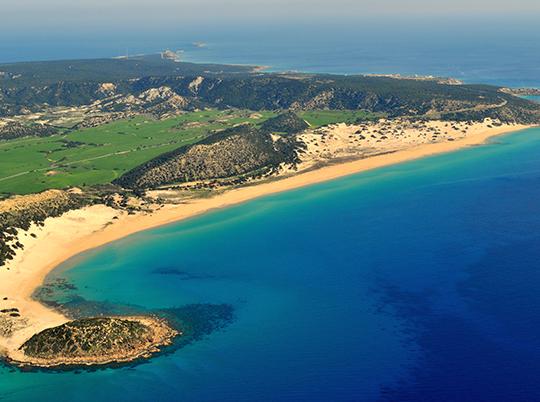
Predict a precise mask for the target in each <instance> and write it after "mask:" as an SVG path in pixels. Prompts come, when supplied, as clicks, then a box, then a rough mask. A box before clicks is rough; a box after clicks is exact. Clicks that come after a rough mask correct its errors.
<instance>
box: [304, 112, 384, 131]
mask: <svg viewBox="0 0 540 402" xmlns="http://www.w3.org/2000/svg"><path fill="white" fill-rule="evenodd" d="M298 116H300V117H301V118H302V119H304V120H305V121H307V122H308V124H309V125H310V126H311V127H312V128H319V127H322V126H327V125H329V124H336V123H347V124H355V123H361V122H363V121H368V120H375V119H379V118H382V117H385V114H384V113H370V112H366V111H365V110H307V111H302V112H299V113H298Z"/></svg>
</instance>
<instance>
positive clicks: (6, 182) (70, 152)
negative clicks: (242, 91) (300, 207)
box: [0, 110, 377, 196]
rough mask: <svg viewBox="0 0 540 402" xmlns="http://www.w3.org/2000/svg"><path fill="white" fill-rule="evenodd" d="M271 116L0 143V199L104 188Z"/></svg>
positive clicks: (154, 123) (146, 124) (354, 114)
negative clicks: (168, 155) (221, 132)
mask: <svg viewBox="0 0 540 402" xmlns="http://www.w3.org/2000/svg"><path fill="white" fill-rule="evenodd" d="M274 116H276V113H275V112H268V111H265V112H257V113H254V112H251V111H247V110H226V111H218V110H205V111H199V112H190V113H185V114H183V115H181V116H178V117H175V118H171V119H168V120H161V121H160V120H154V119H152V118H151V117H145V116H138V117H134V118H132V119H129V120H122V121H117V122H114V123H109V124H106V125H103V126H99V127H96V128H88V129H83V130H78V131H72V132H67V133H65V134H62V135H55V136H52V137H45V138H39V137H28V138H21V139H16V140H8V141H0V196H7V195H10V194H30V193H36V192H39V191H43V190H46V189H51V188H67V187H74V186H83V187H84V186H91V185H96V184H106V183H110V182H111V181H113V180H114V179H116V178H117V177H119V176H120V175H122V174H123V173H125V172H127V171H128V170H130V169H132V168H134V167H135V166H137V165H140V164H141V163H144V162H146V161H148V160H150V159H152V158H154V157H156V156H158V155H160V154H162V153H164V152H167V151H172V150H173V149H176V148H178V147H181V146H183V145H189V144H193V143H195V142H198V141H200V140H202V139H203V138H205V137H206V136H208V135H209V134H210V133H211V132H212V130H217V129H224V128H227V127H231V126H233V125H235V124H239V123H244V122H251V123H254V124H261V123H262V122H264V121H265V120H266V119H268V118H270V117H274ZM299 116H300V117H302V118H303V119H305V120H306V121H307V122H308V123H309V124H310V125H311V127H313V128H318V127H321V126H325V125H328V124H332V123H340V122H346V123H354V122H358V121H363V120H366V119H370V118H374V117H377V115H374V114H371V113H366V112H363V111H346V110H345V111H342V110H334V111H305V112H300V113H299Z"/></svg>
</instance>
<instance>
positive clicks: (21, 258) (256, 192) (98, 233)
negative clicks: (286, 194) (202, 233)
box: [0, 125, 528, 355]
mask: <svg viewBox="0 0 540 402" xmlns="http://www.w3.org/2000/svg"><path fill="white" fill-rule="evenodd" d="M525 128H528V126H521V125H503V126H500V127H489V128H487V127H486V126H479V127H477V128H473V129H472V130H470V131H469V133H468V135H467V136H465V137H463V138H459V139H456V140H455V141H447V142H439V143H426V144H420V145H414V146H412V147H410V148H408V149H402V150H398V151H395V152H392V153H387V154H383V155H377V156H372V157H368V158H365V159H360V160H354V161H350V162H345V163H340V164H335V165H330V166H325V167H322V168H320V169H317V170H309V171H306V172H304V173H300V174H297V175H293V176H289V177H285V178H283V179H279V180H275V181H269V182H264V183H261V184H258V185H252V186H247V187H241V188H236V189H232V190H229V191H226V192H224V193H222V194H219V195H216V196H214V197H212V198H202V199H194V200H189V201H187V202H186V203H184V204H180V205H166V206H164V207H162V208H160V209H158V210H156V211H155V212H153V213H140V214H135V215H128V214H127V213H125V212H121V211H118V210H115V209H112V208H110V207H107V206H104V205H94V206H91V207H87V208H83V209H79V210H75V211H70V212H67V213H65V214H64V215H62V216H61V217H58V218H49V219H47V220H46V221H45V224H44V226H43V227H32V228H31V229H30V230H29V231H27V232H26V233H24V232H23V233H22V234H21V235H20V240H21V242H22V243H23V244H24V246H25V248H24V251H21V252H19V253H18V254H17V255H16V257H15V259H14V260H13V261H11V262H10V263H9V264H8V266H7V267H2V268H0V309H9V308H17V309H18V310H19V311H20V316H21V317H20V318H19V319H17V321H16V322H17V325H16V326H15V327H14V328H13V331H12V333H10V334H9V335H6V336H0V352H4V353H5V354H7V355H10V353H12V351H15V350H16V349H17V348H18V347H20V345H21V344H22V343H24V341H26V340H27V339H28V338H29V337H31V336H32V335H33V334H35V333H37V332H40V331H42V330H43V329H46V328H49V327H53V326H56V325H60V324H62V323H64V322H66V321H67V318H66V317H64V316H63V315H61V314H59V313H58V312H56V311H54V310H51V309H49V308H47V307H45V306H43V305H41V304H40V303H38V302H36V301H34V300H33V299H32V294H33V292H34V291H35V289H36V288H37V287H39V286H40V285H41V284H42V283H43V281H44V279H45V277H46V275H47V274H48V273H49V272H50V271H51V270H53V269H54V268H55V267H57V266H58V265H59V264H61V263H62V262H64V261H66V260H67V259H69V258H71V257H73V256H75V255H77V254H79V253H81V252H84V251H87V250H90V249H93V248H96V247H99V246H102V245H104V244H107V243H109V242H112V241H115V240H118V239H121V238H123V237H126V236H128V235H130V234H133V233H136V232H139V231H142V230H146V229H150V228H154V227H157V226H161V225H165V224H168V223H172V222H176V221H180V220H183V219H186V218H190V217H194V216H197V215H200V214H203V213H206V212H208V211H211V210H214V209H218V208H223V207H228V206H232V205H236V204H240V203H243V202H246V201H248V200H252V199H255V198H258V197H262V196H265V195H269V194H274V193H279V192H283V191H287V190H291V189H295V188H299V187H303V186H308V185H311V184H315V183H320V182H324V181H328V180H333V179H336V178H340V177H344V176H348V175H352V174H355V173H359V172H363V171H367V170H371V169H376V168H380V167H383V166H388V165H392V164H397V163H402V162H406V161H410V160H414V159H418V158H422V157H426V156H430V155H435V154H441V153H446V152H451V151H455V150H458V149H460V148H464V147H468V146H474V145H479V144H483V143H485V142H486V141H487V140H488V139H490V138H492V137H494V136H497V135H502V134H506V133H509V132H514V131H518V130H522V129H525ZM30 232H32V233H34V234H35V235H36V237H35V238H34V237H32V236H29V233H30ZM6 268H9V269H6Z"/></svg>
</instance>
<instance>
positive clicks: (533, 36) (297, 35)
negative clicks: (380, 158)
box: [0, 22, 540, 87]
mask: <svg viewBox="0 0 540 402" xmlns="http://www.w3.org/2000/svg"><path fill="white" fill-rule="evenodd" d="M411 27H414V28H411ZM164 49H171V50H174V51H176V50H179V51H182V54H181V55H182V59H183V60H185V61H193V62H213V63H223V64H255V65H263V66H269V67H270V70H273V71H287V70H297V71H304V72H317V73H343V74H358V73H363V74H364V73H366V74H367V73H376V74H394V73H398V74H403V75H414V74H419V75H436V76H444V77H455V78H458V79H460V80H463V81H465V82H468V83H473V82H474V83H486V84H494V85H502V86H510V87H540V68H539V67H538V66H540V32H539V31H538V29H534V27H532V26H531V28H530V29H529V28H527V27H519V29H518V28H515V29H510V28H509V27H506V29H501V25H500V24H497V23H496V22H492V23H491V24H486V23H484V25H482V26H474V24H471V26H468V27H463V26H458V25H450V24H448V23H446V24H442V27H435V26H433V25H429V26H426V25H421V24H417V25H409V26H408V27H407V29H404V28H400V26H389V25H388V24H386V25H385V23H384V22H381V23H380V24H375V23H371V24H365V23H360V22H359V23H358V24H350V25H349V26H345V25H339V24H336V23H327V24H322V25H321V24H312V25H310V26H306V25H294V24H288V25H287V24H286V25H282V26H280V27H279V29H276V28H273V29H272V30H269V29H268V28H265V27H264V26H263V27H258V28H254V27H253V26H247V27H244V26H242V27H231V26H226V27H223V26H222V27H215V28H212V29H207V30H204V31H201V30H200V29H199V30H196V29H194V30H189V29H186V30H184V31H178V32H167V33H160V32H159V31H156V32H153V33H152V34H144V35H143V34H141V33H140V32H131V33H130V34H129V35H128V34H127V33H125V32H124V33H122V34H105V33H97V34H96V33H92V34H83V33H79V34H78V33H70V35H69V36H67V35H60V34H56V35H55V34H51V36H50V37H48V36H44V37H42V38H41V39H36V37H35V36H25V35H21V36H19V37H17V38H16V40H15V39H14V40H9V37H7V40H5V41H2V42H0V63H2V62H15V61H33V60H43V59H77V58H99V57H114V56H118V55H125V54H142V53H144V54H149V53H157V52H159V51H161V50H164Z"/></svg>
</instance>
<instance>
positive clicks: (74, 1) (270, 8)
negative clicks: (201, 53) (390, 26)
mask: <svg viewBox="0 0 540 402" xmlns="http://www.w3.org/2000/svg"><path fill="white" fill-rule="evenodd" d="M1 3H2V4H1V5H0V16H1V21H2V26H3V28H4V29H6V28H10V29H15V30H21V29H30V28H34V30H35V29H39V28H52V27H57V28H58V25H59V24H65V26H70V27H80V28H81V29H84V28H92V27H104V28H108V29H111V28H113V27H114V26H126V25H129V24H140V23H146V26H147V27H154V26H160V25H163V24H189V25H197V24H204V23H208V22H210V21H213V22H217V21H220V22H223V23H226V22H227V20H228V21H232V20H234V21H238V20H251V21H253V20H256V21H264V22H272V20H274V21H275V20H276V19H280V20H284V19H298V20H300V19H302V20H309V19H312V18H317V19H321V18H333V19H335V18H338V17H342V16H343V17H347V18H358V19H367V18H370V17H383V16H384V17H392V18H408V17H411V16H412V17H416V18H421V17H434V16H435V17H443V18H452V17H458V16H484V17H489V16H493V15H498V16H507V17H508V18H512V17H513V16H529V17H531V16H537V17H539V18H540V0H512V1H509V0H228V1H224V0H17V1H15V0H13V1H12V0H5V1H4V0H2V1H1ZM0 40H1V39H0Z"/></svg>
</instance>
